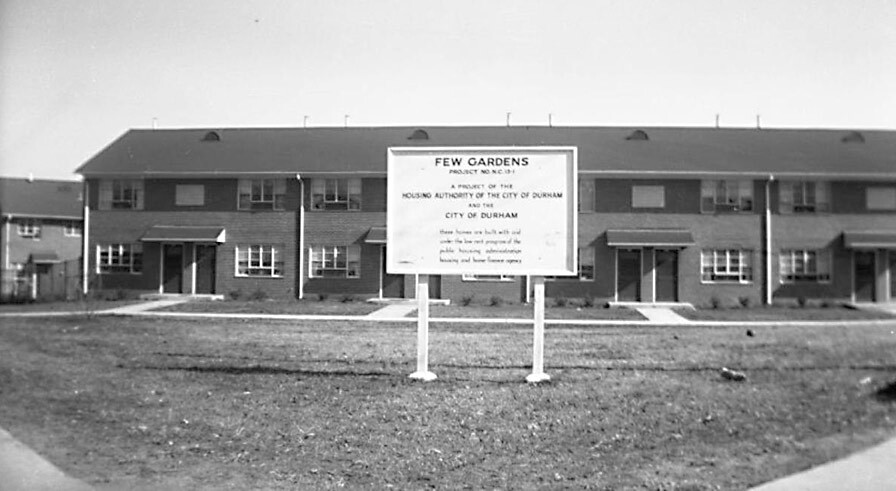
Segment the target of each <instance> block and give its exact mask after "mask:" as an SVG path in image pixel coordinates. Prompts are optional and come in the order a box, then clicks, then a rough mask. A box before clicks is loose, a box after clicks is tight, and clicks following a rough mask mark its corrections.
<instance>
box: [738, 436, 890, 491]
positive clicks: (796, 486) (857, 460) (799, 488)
mask: <svg viewBox="0 0 896 491" xmlns="http://www.w3.org/2000/svg"><path fill="white" fill-rule="evenodd" d="M894 489H896V438H892V439H890V440H887V441H885V442H884V443H881V444H880V445H878V446H876V447H871V448H869V449H867V450H863V451H861V452H858V453H855V454H853V455H850V456H849V457H846V458H843V459H840V460H835V461H833V462H828V463H827V464H822V465H820V466H818V467H814V468H812V469H809V470H807V471H804V472H800V473H797V474H793V475H791V476H787V477H784V478H781V479H778V480H775V481H771V482H768V483H765V484H763V485H761V486H758V487H755V488H752V490H751V491H840V490H861V491H892V490H894Z"/></svg>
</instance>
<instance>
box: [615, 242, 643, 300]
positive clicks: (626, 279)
mask: <svg viewBox="0 0 896 491" xmlns="http://www.w3.org/2000/svg"><path fill="white" fill-rule="evenodd" d="M616 295H617V298H618V300H619V301H620V302H640V301H641V251H637V250H636V251H627V250H618V251H616Z"/></svg>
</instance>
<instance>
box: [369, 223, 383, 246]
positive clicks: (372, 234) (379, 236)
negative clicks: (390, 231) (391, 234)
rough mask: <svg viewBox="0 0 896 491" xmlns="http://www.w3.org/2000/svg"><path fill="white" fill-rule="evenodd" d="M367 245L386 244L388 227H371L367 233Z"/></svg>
mask: <svg viewBox="0 0 896 491" xmlns="http://www.w3.org/2000/svg"><path fill="white" fill-rule="evenodd" d="M364 243H365V244H385V243H386V227H370V230H368V231H367V237H365V238H364Z"/></svg>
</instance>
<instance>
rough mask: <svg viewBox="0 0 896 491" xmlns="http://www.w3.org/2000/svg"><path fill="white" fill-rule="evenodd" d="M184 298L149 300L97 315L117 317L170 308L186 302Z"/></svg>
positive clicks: (102, 311)
mask: <svg viewBox="0 0 896 491" xmlns="http://www.w3.org/2000/svg"><path fill="white" fill-rule="evenodd" d="M187 301H188V299H186V298H167V299H164V300H151V301H149V302H142V303H133V304H130V305H125V306H123V307H116V308H114V309H107V310H101V311H99V312H97V313H99V314H118V315H129V314H136V313H139V312H147V311H149V310H152V309H161V308H163V307H170V306H172V305H178V304H181V303H184V302H187Z"/></svg>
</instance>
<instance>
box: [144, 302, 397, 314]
mask: <svg viewBox="0 0 896 491" xmlns="http://www.w3.org/2000/svg"><path fill="white" fill-rule="evenodd" d="M383 307H384V305H382V304H380V305H378V304H372V303H368V302H364V301H353V302H340V301H339V300H328V301H319V300H223V301H208V302H187V303H181V304H178V305H172V306H171V307H165V308H161V309H155V310H159V311H167V312H214V313H234V314H285V315H367V314H369V313H371V312H373V311H375V310H378V309H381V308H383Z"/></svg>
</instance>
